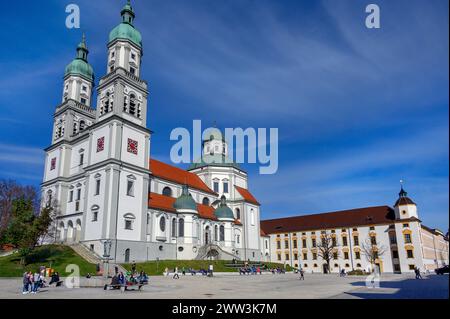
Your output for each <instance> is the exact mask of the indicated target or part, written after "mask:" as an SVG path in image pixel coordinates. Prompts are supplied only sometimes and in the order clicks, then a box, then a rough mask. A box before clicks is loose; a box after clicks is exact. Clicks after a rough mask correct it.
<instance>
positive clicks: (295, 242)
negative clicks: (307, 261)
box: [293, 239, 297, 259]
mask: <svg viewBox="0 0 450 319" xmlns="http://www.w3.org/2000/svg"><path fill="white" fill-rule="evenodd" d="M293 245H294V249H297V240H296V239H294V241H293ZM295 259H297V258H295Z"/></svg>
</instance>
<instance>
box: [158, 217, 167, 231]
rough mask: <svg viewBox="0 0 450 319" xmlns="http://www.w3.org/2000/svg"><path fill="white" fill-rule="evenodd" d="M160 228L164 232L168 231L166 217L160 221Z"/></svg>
mask: <svg viewBox="0 0 450 319" xmlns="http://www.w3.org/2000/svg"><path fill="white" fill-rule="evenodd" d="M159 228H160V229H161V231H162V232H164V231H166V218H165V217H164V216H161V218H160V219H159Z"/></svg>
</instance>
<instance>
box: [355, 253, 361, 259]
mask: <svg viewBox="0 0 450 319" xmlns="http://www.w3.org/2000/svg"><path fill="white" fill-rule="evenodd" d="M355 259H361V253H360V252H359V251H355Z"/></svg>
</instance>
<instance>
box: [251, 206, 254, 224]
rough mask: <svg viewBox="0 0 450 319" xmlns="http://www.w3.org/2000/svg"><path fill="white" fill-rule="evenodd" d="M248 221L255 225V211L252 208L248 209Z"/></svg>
mask: <svg viewBox="0 0 450 319" xmlns="http://www.w3.org/2000/svg"><path fill="white" fill-rule="evenodd" d="M250 223H251V224H252V225H255V211H254V210H253V208H252V209H250Z"/></svg>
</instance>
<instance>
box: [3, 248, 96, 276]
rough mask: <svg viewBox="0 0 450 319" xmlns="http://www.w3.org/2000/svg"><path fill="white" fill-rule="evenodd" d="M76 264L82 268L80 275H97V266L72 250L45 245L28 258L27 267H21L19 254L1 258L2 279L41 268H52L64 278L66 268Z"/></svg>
mask: <svg viewBox="0 0 450 319" xmlns="http://www.w3.org/2000/svg"><path fill="white" fill-rule="evenodd" d="M69 264H75V265H78V266H79V267H80V275H81V276H85V275H86V274H87V273H91V274H94V273H95V265H94V264H90V263H88V262H87V261H86V260H84V259H83V258H82V257H80V256H79V255H78V254H77V253H75V252H74V251H73V250H72V248H70V247H67V246H62V245H45V246H41V247H38V248H36V250H35V251H34V252H33V253H32V254H31V255H30V256H28V258H27V261H26V265H25V266H22V265H20V257H19V255H18V254H14V255H11V256H6V257H0V277H22V275H23V273H24V272H25V271H33V272H35V271H37V270H38V269H39V266H46V267H51V268H53V269H55V270H56V271H58V272H59V274H60V276H62V277H64V276H66V275H68V274H69V273H66V266H67V265H69Z"/></svg>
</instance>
